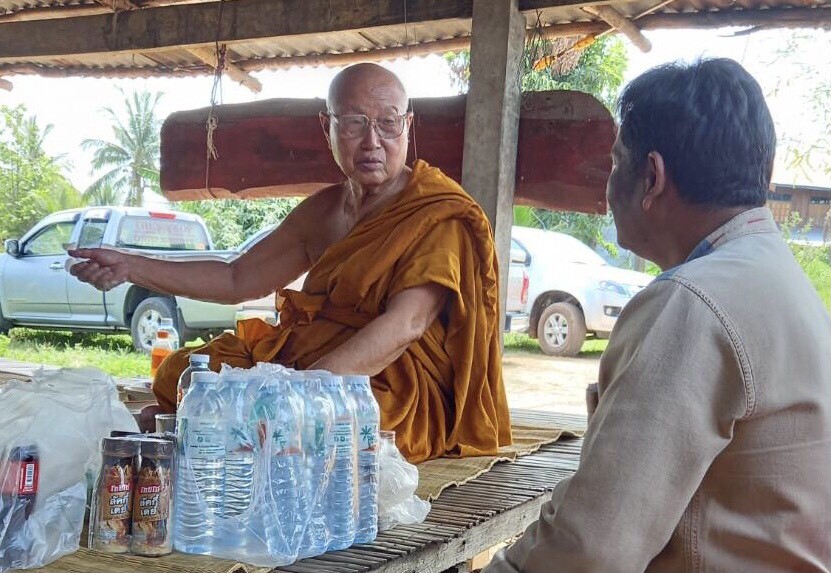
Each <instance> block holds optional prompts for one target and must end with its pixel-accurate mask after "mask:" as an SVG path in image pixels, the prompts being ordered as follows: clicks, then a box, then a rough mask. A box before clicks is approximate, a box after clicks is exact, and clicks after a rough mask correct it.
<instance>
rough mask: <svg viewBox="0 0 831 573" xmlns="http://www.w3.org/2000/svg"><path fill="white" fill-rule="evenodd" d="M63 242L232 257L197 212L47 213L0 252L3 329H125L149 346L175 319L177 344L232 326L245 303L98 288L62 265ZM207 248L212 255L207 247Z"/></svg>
mask: <svg viewBox="0 0 831 573" xmlns="http://www.w3.org/2000/svg"><path fill="white" fill-rule="evenodd" d="M66 243H75V244H77V245H78V246H79V247H97V246H99V245H101V244H105V245H112V246H114V247H118V248H126V249H139V250H141V251H145V252H147V253H148V254H164V255H173V256H176V258H177V259H178V258H180V257H184V258H187V257H201V256H205V255H211V256H214V257H231V256H233V255H235V254H236V251H213V250H212V248H213V244H212V243H211V239H210V235H209V233H208V230H207V228H206V227H205V223H204V221H203V220H202V218H201V217H199V216H197V215H192V214H189V213H180V212H172V211H150V210H147V209H140V208H132V207H91V208H86V209H72V210H68V211H61V212H58V213H54V214H52V215H49V216H48V217H46V218H45V219H43V220H42V221H40V222H39V223H38V224H36V225H35V226H34V227H32V229H30V230H29V232H27V233H26V234H25V235H23V237H21V238H20V239H19V240H18V239H9V240H7V241H6V243H5V254H2V255H0V331H7V330H8V329H9V328H11V327H13V326H27V327H32V328H48V329H71V330H88V331H100V332H112V331H125V330H128V331H130V334H131V335H132V338H133V344H134V346H135V347H136V349H137V350H141V351H149V349H150V346H151V345H152V343H153V338H154V337H155V334H156V329H157V327H158V324H159V321H160V319H161V318H163V317H169V318H172V319H173V323H174V325H175V326H176V330H177V331H178V332H179V335H180V337H181V339H182V342H184V341H187V340H192V339H194V338H197V337H199V336H205V335H206V334H209V333H215V332H221V331H222V330H224V329H226V328H233V327H234V325H235V319H236V317H237V313H238V312H240V311H241V310H242V305H222V304H215V303H210V302H203V301H197V300H192V299H188V298H183V297H173V296H167V295H162V294H159V293H156V292H153V291H150V290H148V289H145V288H142V287H139V286H136V285H133V284H129V283H126V284H122V285H119V286H118V287H116V288H114V289H113V290H111V291H109V292H107V293H103V292H101V291H99V290H97V289H96V288H94V287H92V286H90V285H88V284H86V283H82V282H81V281H79V280H77V279H76V278H75V277H73V276H72V275H70V274H69V273H68V272H67V271H66V270H65V263H66V261H67V259H68V258H69V257H68V255H67V254H66V251H65V250H64V245H65V244H66ZM208 251H210V253H209V252H208Z"/></svg>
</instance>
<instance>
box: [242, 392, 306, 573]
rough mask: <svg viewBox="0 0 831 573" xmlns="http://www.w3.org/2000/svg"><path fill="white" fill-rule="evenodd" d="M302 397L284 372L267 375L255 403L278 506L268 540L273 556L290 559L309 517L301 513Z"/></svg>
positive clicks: (272, 492)
mask: <svg viewBox="0 0 831 573" xmlns="http://www.w3.org/2000/svg"><path fill="white" fill-rule="evenodd" d="M298 401H299V398H298V396H297V395H296V394H295V392H294V391H293V390H292V389H291V386H290V385H289V382H288V380H287V379H286V378H285V377H284V376H279V375H267V376H266V377H265V380H264V382H263V384H262V385H261V386H260V389H259V391H258V393H257V401H256V404H255V406H254V411H255V415H256V417H257V419H258V423H259V426H260V427H261V428H265V430H266V432H267V433H266V436H267V438H268V440H267V447H266V452H267V454H268V460H269V463H268V468H267V472H268V473H267V476H268V481H267V483H268V484H269V489H270V492H269V493H270V499H269V502H270V503H273V504H274V507H275V509H276V512H275V513H274V514H273V515H270V516H269V517H270V519H271V521H270V522H269V523H267V524H266V543H267V545H268V550H269V553H270V554H271V555H272V556H273V557H288V558H290V560H293V558H294V556H296V554H297V550H298V548H299V546H300V539H301V537H302V535H303V525H304V524H305V521H306V515H303V514H301V513H300V508H301V507H305V506H306V501H305V500H304V499H303V496H305V488H303V487H299V486H300V484H302V479H303V452H302V449H301V437H300V436H301V429H302V425H303V412H302V410H299V409H298V407H297V404H298Z"/></svg>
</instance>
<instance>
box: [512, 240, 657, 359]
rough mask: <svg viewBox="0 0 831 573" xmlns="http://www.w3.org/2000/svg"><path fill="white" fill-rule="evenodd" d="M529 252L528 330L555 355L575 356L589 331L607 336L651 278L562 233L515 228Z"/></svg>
mask: <svg viewBox="0 0 831 573" xmlns="http://www.w3.org/2000/svg"><path fill="white" fill-rule="evenodd" d="M512 238H513V240H514V242H516V243H518V244H519V245H520V246H521V247H522V248H524V249H525V250H526V251H527V252H528V258H529V259H530V265H529V266H528V274H529V282H530V285H529V292H528V301H527V303H526V305H525V312H526V313H528V315H529V317H530V321H529V326H528V333H529V334H530V335H531V336H532V337H534V338H537V339H538V340H539V343H540V347H541V348H542V350H543V352H545V353H546V354H549V355H552V356H576V355H577V353H578V352H580V348H582V346H583V342H584V341H585V339H586V334H587V333H593V334H595V335H596V336H597V337H598V338H608V336H609V333H610V332H611V330H612V328H613V327H614V325H615V321H616V320H617V317H618V315H620V311H621V310H622V309H623V307H624V306H625V305H626V303H627V302H629V300H630V299H631V298H632V297H633V296H635V295H636V294H637V293H638V292H640V291H641V290H642V289H643V288H644V287H646V285H648V284H649V283H650V282H651V281H652V279H653V277H652V276H651V275H648V274H645V273H639V272H636V271H630V270H627V269H620V268H617V267H614V266H612V265H610V264H608V263H607V262H606V261H605V260H604V259H603V257H601V256H600V255H598V254H597V253H595V252H594V251H593V250H592V249H591V248H589V247H588V246H587V245H585V244H584V243H582V242H580V241H579V240H577V239H575V238H574V237H571V236H569V235H564V234H563V233H556V232H553V231H543V230H542V229H531V228H528V227H513V230H512Z"/></svg>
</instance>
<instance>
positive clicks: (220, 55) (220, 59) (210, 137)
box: [205, 0, 228, 197]
mask: <svg viewBox="0 0 831 573" xmlns="http://www.w3.org/2000/svg"><path fill="white" fill-rule="evenodd" d="M224 4H225V0H219V8H218V14H217V18H216V37H215V39H214V55H215V57H216V65H215V66H214V79H213V85H212V86H211V107H210V109H209V110H208V119H207V120H206V121H205V132H206V134H205V189H206V190H207V191H208V193H210V195H211V196H212V197H215V195H214V192H213V191H212V190H211V161H216V160H217V159H218V158H219V151H218V150H217V149H216V145H215V144H214V132H216V129H217V127H219V118H218V117H217V116H216V113H215V109H216V106H217V105H218V103H219V102H220V101H221V100H222V72H223V71H224V70H225V63H226V60H225V54H226V51H227V48H228V47H227V45H226V44H222V45H220V44H219V39H220V35H221V33H222V8H223V6H224Z"/></svg>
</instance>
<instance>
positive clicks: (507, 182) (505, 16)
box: [462, 0, 525, 328]
mask: <svg viewBox="0 0 831 573" xmlns="http://www.w3.org/2000/svg"><path fill="white" fill-rule="evenodd" d="M517 5H518V4H517V0H473V27H472V37H471V42H470V89H469V91H468V95H467V108H466V110H465V141H464V156H463V160H462V187H464V188H465V190H466V191H467V192H468V193H470V194H471V195H472V196H473V198H474V199H476V201H478V202H479V204H480V205H481V206H482V208H483V209H484V210H485V213H486V214H487V216H488V219H490V223H491V226H492V227H493V230H494V235H495V240H496V252H497V256H498V258H499V275H500V276H499V301H500V311H501V312H500V316H501V317H502V322H501V323H500V328H503V327H504V314H505V295H506V284H507V280H508V266H509V264H510V250H511V249H510V247H511V224H512V223H513V204H514V181H515V174H516V158H517V140H518V135H519V111H520V97H521V93H520V77H521V74H522V68H521V66H522V52H523V48H524V42H525V18H524V17H523V16H522V14H520V12H519V10H518V9H517Z"/></svg>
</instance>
